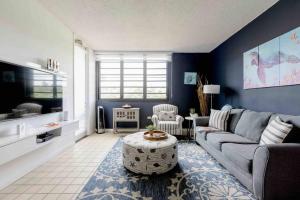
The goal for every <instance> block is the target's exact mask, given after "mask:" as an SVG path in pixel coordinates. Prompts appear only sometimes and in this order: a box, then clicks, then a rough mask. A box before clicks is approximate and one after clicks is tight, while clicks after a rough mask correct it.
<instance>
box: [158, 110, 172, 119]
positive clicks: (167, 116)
mask: <svg viewBox="0 0 300 200" xmlns="http://www.w3.org/2000/svg"><path fill="white" fill-rule="evenodd" d="M158 119H159V120H160V121H176V115H175V112H174V111H160V112H159V113H158Z"/></svg>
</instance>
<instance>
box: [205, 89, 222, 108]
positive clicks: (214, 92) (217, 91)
mask: <svg viewBox="0 0 300 200" xmlns="http://www.w3.org/2000/svg"><path fill="white" fill-rule="evenodd" d="M203 93H204V94H210V109H212V102H213V95H214V94H220V85H204V86H203Z"/></svg>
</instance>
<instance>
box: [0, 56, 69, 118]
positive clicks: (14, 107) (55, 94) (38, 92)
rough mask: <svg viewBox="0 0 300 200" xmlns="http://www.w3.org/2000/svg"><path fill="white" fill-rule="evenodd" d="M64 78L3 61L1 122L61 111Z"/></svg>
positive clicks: (1, 62) (0, 85)
mask: <svg viewBox="0 0 300 200" xmlns="http://www.w3.org/2000/svg"><path fill="white" fill-rule="evenodd" d="M64 82H65V79H64V77H62V76H60V75H57V74H54V73H50V72H47V71H45V70H38V69H34V68H29V67H24V66H20V65H16V64H12V63H7V62H3V61H0V121H4V120H10V119H16V118H25V117H32V116H36V115H42V114H47V113H54V112H61V111H62V103H63V98H62V97H63V85H64Z"/></svg>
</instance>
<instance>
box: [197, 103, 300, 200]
mask: <svg viewBox="0 0 300 200" xmlns="http://www.w3.org/2000/svg"><path fill="white" fill-rule="evenodd" d="M278 115H279V117H280V118H281V119H282V120H283V121H285V122H288V123H291V124H293V125H294V127H293V129H292V131H291V132H290V133H289V135H288V136H287V137H286V138H285V140H284V141H283V143H282V144H274V145H263V146H260V145H259V141H260V136H261V134H262V132H263V130H264V129H265V128H266V126H267V125H268V123H269V122H270V121H272V120H273V119H274V118H275V117H276V116H278ZM208 122H209V117H199V118H196V119H195V120H194V131H195V136H196V141H197V143H199V144H200V145H201V146H202V147H203V148H204V149H205V150H207V152H208V153H210V154H211V155H212V156H213V157H214V158H215V159H216V160H217V161H218V162H220V163H221V164H222V165H223V166H224V167H225V168H227V169H228V171H229V172H230V173H231V174H233V175H234V176H235V177H236V178H237V179H238V180H239V181H240V182H241V183H242V184H243V185H244V186H246V187H247V188H248V189H249V190H250V191H252V192H253V193H254V195H255V196H256V198H257V199H261V200H262V199H267V200H269V199H272V200H273V199H300V144H299V143H300V116H291V115H281V114H274V113H269V112H255V111H250V110H244V109H232V110H231V113H230V117H229V120H228V125H227V126H228V127H227V128H228V130H227V132H222V131H211V132H209V131H203V129H202V128H201V126H208Z"/></svg>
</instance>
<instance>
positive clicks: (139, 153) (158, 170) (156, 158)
mask: <svg viewBox="0 0 300 200" xmlns="http://www.w3.org/2000/svg"><path fill="white" fill-rule="evenodd" d="M143 134H144V133H143V132H138V133H134V134H131V135H128V136H126V137H125V138H124V140H123V165H124V167H126V168H127V169H128V170H130V171H132V172H135V173H139V174H147V175H151V174H162V173H165V172H168V171H170V170H171V169H173V168H174V167H175V166H176V164H177V159H178V157H177V139H176V137H174V136H172V135H168V139H166V140H160V141H149V140H145V139H144V137H143Z"/></svg>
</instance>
